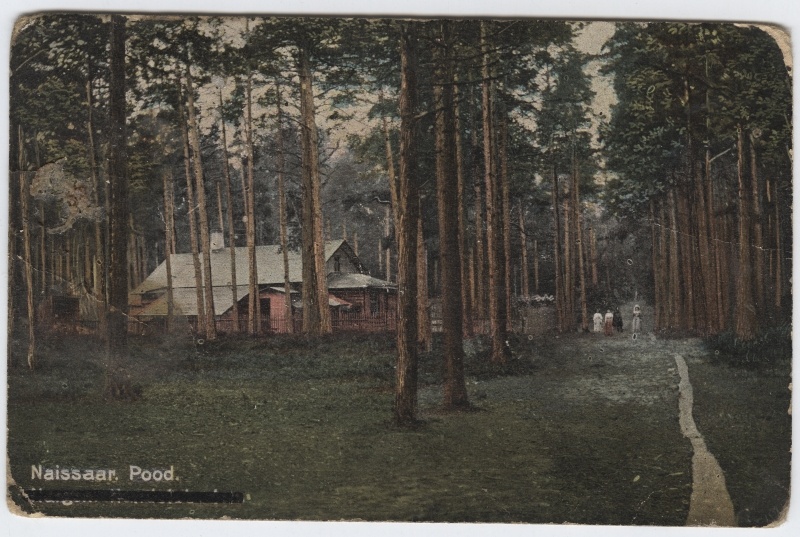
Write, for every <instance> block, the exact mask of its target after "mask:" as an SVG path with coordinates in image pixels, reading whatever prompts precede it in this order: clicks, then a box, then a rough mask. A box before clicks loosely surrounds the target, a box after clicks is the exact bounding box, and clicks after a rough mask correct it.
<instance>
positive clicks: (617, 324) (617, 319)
mask: <svg viewBox="0 0 800 537" xmlns="http://www.w3.org/2000/svg"><path fill="white" fill-rule="evenodd" d="M613 320H614V329H615V330H616V331H617V332H622V314H621V313H620V312H619V308H617V309H615V310H614V315H613Z"/></svg>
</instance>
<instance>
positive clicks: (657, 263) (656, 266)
mask: <svg viewBox="0 0 800 537" xmlns="http://www.w3.org/2000/svg"><path fill="white" fill-rule="evenodd" d="M655 205H656V204H655V200H654V199H653V198H650V240H651V248H652V258H651V259H652V264H653V327H654V332H655V331H658V329H659V328H660V327H661V315H660V308H661V301H662V300H663V298H662V292H661V271H662V265H661V263H662V262H663V261H664V260H663V259H661V260H659V257H658V254H659V244H658V232H657V231H656V209H655ZM591 231H592V230H591V228H590V233H591Z"/></svg>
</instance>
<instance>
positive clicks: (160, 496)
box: [25, 489, 244, 503]
mask: <svg viewBox="0 0 800 537" xmlns="http://www.w3.org/2000/svg"><path fill="white" fill-rule="evenodd" d="M25 493H26V494H27V495H28V498H30V499H31V500H32V501H35V502H147V503H243V502H244V493H242V492H216V491H215V492H194V491H187V490H45V489H29V490H26V491H25Z"/></svg>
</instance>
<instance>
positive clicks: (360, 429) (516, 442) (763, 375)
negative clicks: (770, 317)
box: [8, 327, 791, 526]
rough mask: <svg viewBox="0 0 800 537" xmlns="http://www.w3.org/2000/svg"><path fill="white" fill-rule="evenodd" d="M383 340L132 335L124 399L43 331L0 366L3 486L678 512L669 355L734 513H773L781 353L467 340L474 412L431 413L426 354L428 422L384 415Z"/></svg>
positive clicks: (289, 507) (286, 501) (414, 513)
mask: <svg viewBox="0 0 800 537" xmlns="http://www.w3.org/2000/svg"><path fill="white" fill-rule="evenodd" d="M645 328H646V327H645ZM392 339H393V338H391V337H387V336H385V335H384V336H350V337H347V336H336V337H331V338H325V339H322V340H315V341H307V340H299V339H291V338H286V337H273V338H269V339H265V340H249V339H244V340H233V339H228V340H225V339H222V340H219V341H218V342H213V343H206V344H205V345H202V346H197V345H195V344H193V343H192V342H191V341H188V342H181V341H176V340H175V339H165V340H157V339H153V338H150V339H148V340H134V341H132V343H131V358H130V361H129V366H128V373H129V374H130V376H131V381H132V382H133V383H135V384H136V385H137V386H138V387H139V388H140V389H141V397H140V398H139V399H138V400H136V401H133V402H107V401H105V400H103V399H102V394H101V391H102V386H103V375H104V371H103V366H102V361H101V358H100V357H99V356H98V354H97V350H96V349H97V348H98V345H97V344H96V342H92V341H91V340H89V339H86V338H80V337H63V336H61V337H52V338H49V339H45V340H43V341H42V342H41V344H40V363H41V364H42V365H41V368H40V369H39V370H37V371H35V372H33V373H31V372H28V371H27V370H25V369H24V368H22V367H12V368H11V369H10V370H9V401H8V426H9V437H8V453H9V460H10V467H11V473H12V476H13V479H14V481H15V483H16V485H17V486H12V487H11V496H12V498H14V499H15V501H17V503H18V504H19V505H20V506H21V508H22V509H25V510H28V511H29V512H30V511H36V512H41V513H45V514H48V515H56V516H81V517H94V516H104V517H108V516H111V517H115V516H116V517H157V518H180V517H196V518H218V517H223V516H225V517H230V518H234V519H235V518H244V519H282V520H286V519H296V520H370V521H383V520H391V521H434V522H473V521H475V522H525V523H577V524H615V525H616V524H619V525H660V526H682V525H685V524H686V522H687V516H688V512H689V504H690V498H691V493H692V445H691V444H690V442H689V440H687V439H686V438H685V437H684V436H683V435H682V433H681V428H680V424H679V411H678V397H679V395H678V394H679V392H678V383H679V380H680V379H679V375H678V372H677V370H676V361H675V356H676V354H679V355H681V356H682V357H683V358H684V359H685V360H686V362H687V363H688V368H689V377H690V381H691V382H692V384H693V387H694V418H695V421H696V422H697V426H698V429H699V431H700V432H701V434H702V435H703V436H704V438H705V441H706V444H707V446H708V449H709V451H710V452H711V453H712V454H714V455H715V456H716V458H717V460H718V461H719V464H720V466H721V468H722V469H723V472H724V473H725V478H726V482H727V487H728V491H729V492H730V496H731V499H732V503H733V507H734V511H735V517H736V523H737V525H742V526H762V525H765V524H768V523H771V522H774V521H775V520H776V519H778V518H779V517H780V512H781V509H782V508H783V507H784V504H785V503H786V500H787V498H788V488H789V462H790V453H789V450H790V446H791V433H790V427H791V419H790V416H789V415H788V413H787V409H788V406H789V402H790V392H789V387H788V386H789V383H790V361H789V360H783V361H780V362H779V363H777V364H772V365H770V366H768V367H767V366H763V367H756V368H754V367H742V366H741V365H732V364H729V363H727V362H726V361H725V356H720V355H719V354H715V352H714V351H713V350H712V349H711V348H709V347H707V346H706V344H704V343H703V342H702V341H701V340H699V339H656V338H655V337H653V336H652V335H644V336H642V337H639V338H638V339H636V340H633V339H632V338H631V337H630V333H628V332H625V333H623V334H615V335H614V336H612V337H605V336H603V335H595V334H570V335H562V336H560V337H558V336H555V335H550V336H547V337H537V338H532V339H529V338H527V337H521V338H514V339H512V340H511V341H510V344H511V348H512V350H513V354H514V356H513V359H512V360H511V361H510V363H509V364H508V365H506V366H503V367H493V366H491V365H489V364H488V363H487V360H486V347H485V345H484V344H483V343H482V342H481V341H480V340H472V341H470V342H468V343H467V345H466V349H467V357H466V372H467V387H468V391H469V396H470V399H471V402H472V404H473V405H474V409H473V410H472V411H465V412H457V413H445V412H443V411H442V410H441V408H440V405H441V385H440V382H441V371H440V368H441V365H440V357H439V355H438V354H437V353H436V352H435V350H434V352H432V353H429V354H426V355H424V356H423V357H422V359H421V364H420V385H421V387H420V394H419V415H420V418H421V423H420V424H419V425H418V426H417V427H413V428H397V427H395V426H394V425H392V423H391V408H392V403H393V392H392V386H393V379H394V369H393V362H394V348H393V341H392ZM10 350H11V355H12V358H13V357H14V356H16V357H17V359H19V358H20V356H23V355H22V351H23V350H24V348H23V347H22V346H19V347H16V346H15V345H14V344H13V343H12V346H11V349H10ZM38 464H41V465H43V466H44V467H54V466H55V465H59V466H60V467H61V468H65V467H69V468H116V469H117V472H118V474H119V475H120V479H119V481H117V482H114V483H96V482H95V483H92V482H74V481H59V482H58V483H57V484H56V482H45V481H42V480H34V479H32V470H31V466H32V465H38ZM129 465H137V466H140V467H142V468H165V467H173V468H174V473H175V476H176V481H173V482H161V483H149V484H146V486H143V484H142V483H136V482H130V481H129V480H128V475H127V474H128V467H129ZM48 487H50V488H58V489H93V488H116V489H123V490H142V489H147V490H150V489H156V490H167V489H179V490H191V491H212V490H218V491H237V492H242V493H243V494H244V502H243V503H241V504H189V503H184V504H176V503H172V504H167V503H162V504H147V503H112V502H75V503H71V504H63V503H51V502H34V503H33V504H31V503H29V502H28V501H26V500H25V499H24V498H23V496H22V493H21V492H20V489H22V490H28V489H31V488H45V489H46V488H48Z"/></svg>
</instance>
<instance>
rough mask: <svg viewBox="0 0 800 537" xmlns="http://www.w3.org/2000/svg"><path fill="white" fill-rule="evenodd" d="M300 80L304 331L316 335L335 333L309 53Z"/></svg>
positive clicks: (302, 58)
mask: <svg viewBox="0 0 800 537" xmlns="http://www.w3.org/2000/svg"><path fill="white" fill-rule="evenodd" d="M297 63H298V65H297V68H298V75H299V77H300V116H301V120H300V123H301V127H300V128H301V137H300V140H301V150H302V151H301V152H302V159H301V160H302V171H303V173H302V176H303V179H302V182H303V226H302V229H303V255H302V258H303V331H304V332H306V333H309V334H313V335H321V334H329V333H330V332H331V330H332V327H331V315H330V308H329V306H328V283H327V280H326V276H327V274H326V272H325V242H324V241H323V239H322V204H321V202H320V178H319V140H318V134H317V124H316V122H315V119H314V90H313V82H312V75H311V64H310V63H309V58H308V52H307V51H306V50H305V49H304V48H303V47H300V49H299V52H298V62H297Z"/></svg>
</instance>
